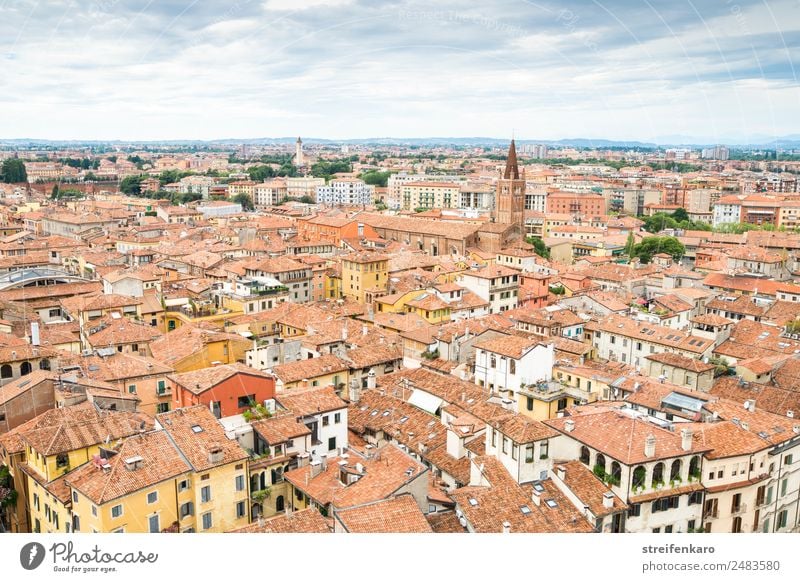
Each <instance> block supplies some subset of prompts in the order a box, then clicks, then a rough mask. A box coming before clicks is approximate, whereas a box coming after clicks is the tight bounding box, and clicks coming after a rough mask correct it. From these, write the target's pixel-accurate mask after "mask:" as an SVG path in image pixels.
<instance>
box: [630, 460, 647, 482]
mask: <svg viewBox="0 0 800 582" xmlns="http://www.w3.org/2000/svg"><path fill="white" fill-rule="evenodd" d="M646 478H647V469H645V468H644V467H643V466H641V465H639V466H638V467H636V468H635V469H634V470H633V486H634V487H644V481H645V479H646Z"/></svg>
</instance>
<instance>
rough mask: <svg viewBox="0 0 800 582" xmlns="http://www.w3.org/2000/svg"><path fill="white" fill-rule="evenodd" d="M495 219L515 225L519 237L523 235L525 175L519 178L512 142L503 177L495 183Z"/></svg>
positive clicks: (514, 146) (515, 148) (515, 150)
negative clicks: (517, 228)
mask: <svg viewBox="0 0 800 582" xmlns="http://www.w3.org/2000/svg"><path fill="white" fill-rule="evenodd" d="M495 219H496V220H497V222H499V223H500V224H508V225H511V224H515V225H517V226H518V227H519V232H520V235H524V234H525V175H524V172H523V175H522V176H520V173H519V166H518V165H517V146H516V145H515V144H514V140H513V139H512V140H511V145H510V146H509V148H508V159H507V160H506V169H505V171H504V172H503V177H502V178H500V179H499V180H498V181H497V192H496V194H495Z"/></svg>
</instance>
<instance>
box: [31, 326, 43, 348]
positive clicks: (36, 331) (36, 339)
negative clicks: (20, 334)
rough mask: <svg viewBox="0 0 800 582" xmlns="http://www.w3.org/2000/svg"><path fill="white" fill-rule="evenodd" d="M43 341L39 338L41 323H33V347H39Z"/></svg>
mask: <svg viewBox="0 0 800 582" xmlns="http://www.w3.org/2000/svg"><path fill="white" fill-rule="evenodd" d="M41 344H42V342H41V339H40V337H39V322H38V321H32V322H31V345H32V346H39V345H41Z"/></svg>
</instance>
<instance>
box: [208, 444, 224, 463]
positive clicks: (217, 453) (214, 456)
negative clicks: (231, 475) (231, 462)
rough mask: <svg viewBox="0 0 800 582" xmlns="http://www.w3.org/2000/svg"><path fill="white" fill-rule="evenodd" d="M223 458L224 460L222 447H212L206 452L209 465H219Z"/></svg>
mask: <svg viewBox="0 0 800 582" xmlns="http://www.w3.org/2000/svg"><path fill="white" fill-rule="evenodd" d="M224 458H225V453H224V452H223V451H222V447H214V448H213V449H209V451H208V462H209V463H211V464H217V463H221V462H222V460H223V459H224Z"/></svg>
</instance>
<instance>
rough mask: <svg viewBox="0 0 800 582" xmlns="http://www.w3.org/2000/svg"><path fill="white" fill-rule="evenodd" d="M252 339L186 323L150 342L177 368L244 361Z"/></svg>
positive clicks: (157, 355)
mask: <svg viewBox="0 0 800 582" xmlns="http://www.w3.org/2000/svg"><path fill="white" fill-rule="evenodd" d="M251 347H252V342H250V341H249V340H246V339H245V338H243V337H242V336H240V335H238V334H233V333H225V332H221V331H213V330H209V329H201V328H198V327H194V326H193V325H184V326H182V327H180V328H179V329H176V330H175V331H171V332H169V333H167V334H166V335H165V336H164V337H162V338H159V339H158V340H156V341H154V342H153V343H151V344H150V351H151V352H152V354H153V357H154V358H155V359H157V360H159V361H161V362H163V363H164V364H166V365H168V366H171V367H172V368H173V369H174V370H175V371H176V372H178V373H180V372H191V371H192V370H200V369H201V368H208V367H209V366H215V365H220V364H233V363H235V362H244V361H245V359H246V355H245V354H246V352H247V350H249V349H250V348H251Z"/></svg>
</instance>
